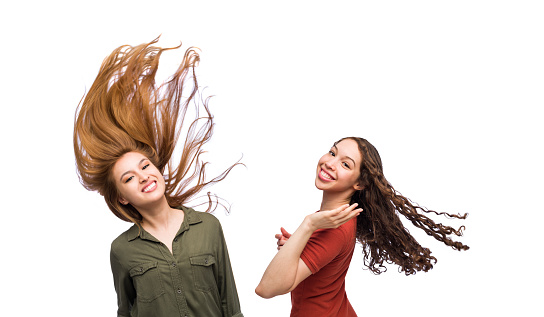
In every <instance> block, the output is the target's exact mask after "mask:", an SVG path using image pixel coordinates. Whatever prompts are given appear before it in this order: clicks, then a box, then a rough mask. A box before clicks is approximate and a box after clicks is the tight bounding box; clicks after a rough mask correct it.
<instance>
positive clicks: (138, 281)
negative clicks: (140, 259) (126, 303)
mask: <svg viewBox="0 0 544 317" xmlns="http://www.w3.org/2000/svg"><path fill="white" fill-rule="evenodd" d="M129 273H130V277H131V278H132V282H133V284H134V288H135V289H136V299H137V300H138V301H140V302H144V303H149V302H152V301H153V300H155V299H156V298H158V297H159V296H161V295H162V294H164V287H163V285H162V280H161V275H160V272H159V267H158V263H157V262H146V263H141V264H138V265H136V266H135V267H133V268H132V269H130V272H129Z"/></svg>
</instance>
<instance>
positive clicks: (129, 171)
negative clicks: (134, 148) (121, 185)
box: [119, 157, 147, 182]
mask: <svg viewBox="0 0 544 317" xmlns="http://www.w3.org/2000/svg"><path fill="white" fill-rule="evenodd" d="M145 160H147V158H145V157H144V158H143V159H141V160H140V162H139V163H138V165H140V164H142V162H143V161H145ZM128 173H132V170H128V171H126V172H124V173H123V174H121V177H120V178H119V181H120V182H122V181H123V177H124V176H125V175H127V174H128Z"/></svg>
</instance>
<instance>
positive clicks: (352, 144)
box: [335, 139, 362, 164]
mask: <svg viewBox="0 0 544 317" xmlns="http://www.w3.org/2000/svg"><path fill="white" fill-rule="evenodd" d="M335 147H336V149H338V154H339V155H342V156H349V157H350V158H352V159H353V160H355V162H357V163H358V164H359V163H361V161H362V156H361V151H359V145H357V142H356V141H355V140H352V139H345V140H342V141H340V142H338V143H336V145H335Z"/></svg>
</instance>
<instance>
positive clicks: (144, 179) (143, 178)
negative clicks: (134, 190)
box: [139, 174, 149, 184]
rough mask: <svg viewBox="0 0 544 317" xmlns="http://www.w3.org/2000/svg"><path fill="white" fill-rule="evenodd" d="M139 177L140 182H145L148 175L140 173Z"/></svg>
mask: <svg viewBox="0 0 544 317" xmlns="http://www.w3.org/2000/svg"><path fill="white" fill-rule="evenodd" d="M139 178H140V184H143V183H145V182H147V180H148V179H149V175H146V174H140V175H139Z"/></svg>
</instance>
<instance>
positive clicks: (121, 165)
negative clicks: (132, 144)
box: [112, 152, 147, 176]
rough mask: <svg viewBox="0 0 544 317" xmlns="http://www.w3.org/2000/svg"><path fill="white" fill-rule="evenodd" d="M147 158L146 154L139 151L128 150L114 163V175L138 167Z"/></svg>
mask: <svg viewBox="0 0 544 317" xmlns="http://www.w3.org/2000/svg"><path fill="white" fill-rule="evenodd" d="M143 160H147V157H145V155H143V154H141V153H138V152H128V153H126V154H124V155H123V156H121V157H120V158H119V159H118V160H117V162H115V164H114V165H113V170H112V172H113V175H114V176H116V175H121V174H122V173H124V172H126V171H129V170H131V169H134V168H136V167H138V165H139V164H140V163H141V162H142V161H143Z"/></svg>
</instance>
